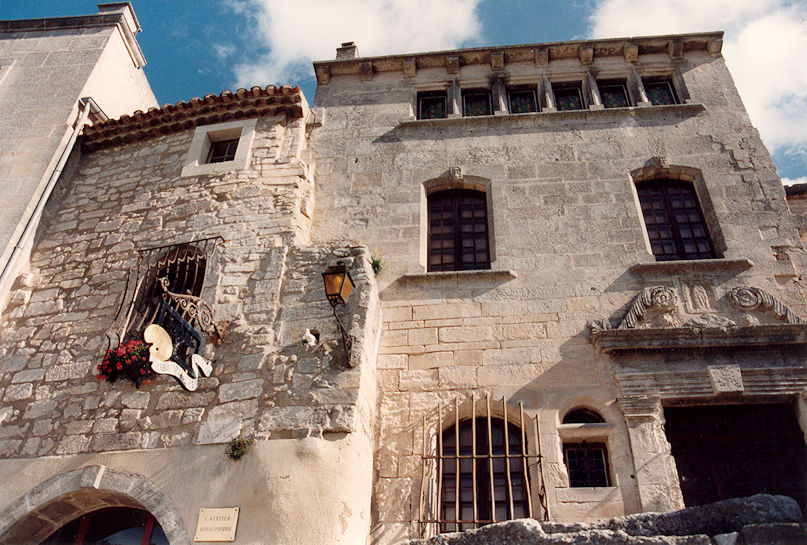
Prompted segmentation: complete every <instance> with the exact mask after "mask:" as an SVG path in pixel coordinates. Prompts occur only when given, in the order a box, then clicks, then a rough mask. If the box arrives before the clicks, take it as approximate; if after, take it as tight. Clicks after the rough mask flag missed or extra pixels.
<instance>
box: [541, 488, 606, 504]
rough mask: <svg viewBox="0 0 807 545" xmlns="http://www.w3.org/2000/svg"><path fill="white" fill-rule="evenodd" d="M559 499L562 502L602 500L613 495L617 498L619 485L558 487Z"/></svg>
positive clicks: (556, 491) (556, 490)
mask: <svg viewBox="0 0 807 545" xmlns="http://www.w3.org/2000/svg"><path fill="white" fill-rule="evenodd" d="M555 493H556V494H557V499H558V501H559V502H562V503H569V502H572V503H578V502H600V501H606V500H608V499H610V498H611V497H614V499H621V497H620V498H617V495H618V494H619V487H617V486H574V487H572V486H569V487H564V488H556V489H555Z"/></svg>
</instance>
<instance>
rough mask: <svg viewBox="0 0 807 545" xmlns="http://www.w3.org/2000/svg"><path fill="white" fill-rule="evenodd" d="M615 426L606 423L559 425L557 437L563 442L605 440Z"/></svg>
mask: <svg viewBox="0 0 807 545" xmlns="http://www.w3.org/2000/svg"><path fill="white" fill-rule="evenodd" d="M614 428H615V426H614V425H613V424H609V423H608V422H595V423H590V424H560V425H559V426H558V435H559V436H560V438H561V440H562V441H564V442H572V441H583V440H585V441H588V440H589V439H605V438H606V437H608V434H610V433H611V432H612V431H613V430H614Z"/></svg>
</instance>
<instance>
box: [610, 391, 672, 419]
mask: <svg viewBox="0 0 807 545" xmlns="http://www.w3.org/2000/svg"><path fill="white" fill-rule="evenodd" d="M616 401H617V403H618V404H619V408H620V409H621V410H622V414H623V415H624V416H625V420H626V421H627V422H629V423H630V422H641V421H645V420H660V419H661V418H660V415H661V397H660V396H657V395H639V396H637V395H631V396H623V397H619V398H617V400H616Z"/></svg>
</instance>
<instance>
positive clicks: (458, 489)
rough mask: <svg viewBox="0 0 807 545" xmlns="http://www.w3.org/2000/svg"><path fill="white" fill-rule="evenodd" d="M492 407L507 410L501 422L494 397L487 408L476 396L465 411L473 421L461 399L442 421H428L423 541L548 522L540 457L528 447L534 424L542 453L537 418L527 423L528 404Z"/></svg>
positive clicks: (425, 425)
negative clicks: (520, 521) (505, 524)
mask: <svg viewBox="0 0 807 545" xmlns="http://www.w3.org/2000/svg"><path fill="white" fill-rule="evenodd" d="M493 407H494V408H500V409H501V410H500V411H498V412H497V416H496V417H494V416H493V415H492V402H491V399H490V397H489V396H485V399H484V401H483V402H481V403H480V402H479V400H477V399H476V398H474V397H471V398H470V399H468V400H466V402H464V403H463V408H464V410H465V411H467V412H468V414H475V415H477V416H476V417H474V418H465V419H461V418H460V416H459V415H460V410H461V409H460V402H459V400H458V399H456V400H455V401H454V407H453V408H452V407H450V406H449V407H445V409H446V410H444V409H443V408H439V409H438V412H437V421H436V422H434V421H433V420H430V419H427V417H426V416H424V418H423V473H422V480H421V495H420V518H419V522H420V525H419V535H420V537H433V536H434V535H437V534H438V533H443V532H454V531H463V530H469V529H474V528H479V527H481V526H484V525H486V524H491V523H493V522H501V521H503V520H511V519H515V518H532V517H536V518H540V519H542V520H548V517H549V512H548V510H547V506H546V495H545V493H544V485H543V476H542V471H541V456H540V452H534V451H531V450H530V449H529V446H528V444H527V443H528V442H527V429H528V427H529V426H528V425H534V426H535V433H536V435H535V436H534V439H535V441H536V443H535V444H536V448H539V445H538V442H537V431H538V427H537V419H527V418H525V415H524V407H523V405H522V404H521V403H519V405H518V408H517V409H515V411H514V410H513V408H512V407H510V408H509V409H508V404H507V402H506V401H505V400H504V399H501V400H500V401H495V402H493ZM477 408H479V409H481V411H477ZM508 412H510V414H511V417H510V418H508ZM499 415H500V416H501V417H498V416H499ZM444 417H445V418H447V419H448V422H443V420H442V419H443V418H444ZM513 417H515V418H513ZM444 424H451V425H449V426H447V427H445V426H444ZM533 494H534V496H533ZM534 501H535V502H536V503H535V504H534V503H533V502H534Z"/></svg>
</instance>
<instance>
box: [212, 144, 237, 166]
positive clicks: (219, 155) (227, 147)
mask: <svg viewBox="0 0 807 545" xmlns="http://www.w3.org/2000/svg"><path fill="white" fill-rule="evenodd" d="M236 149H238V138H232V139H230V140H219V141H217V142H211V143H210V151H209V152H208V154H207V161H205V162H206V163H223V162H224V161H232V160H233V159H235V150H236Z"/></svg>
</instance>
